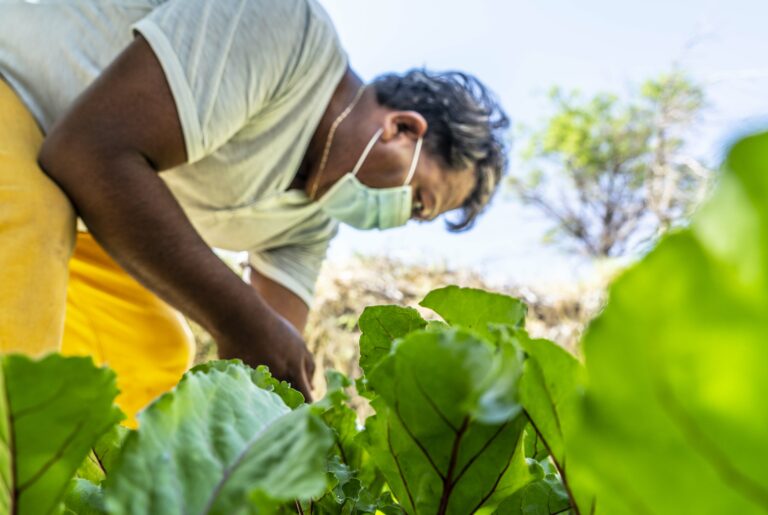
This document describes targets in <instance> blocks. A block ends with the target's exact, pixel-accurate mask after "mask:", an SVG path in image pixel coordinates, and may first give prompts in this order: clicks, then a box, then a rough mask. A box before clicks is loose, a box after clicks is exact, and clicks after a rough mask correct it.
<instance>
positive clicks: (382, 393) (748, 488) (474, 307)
mask: <svg viewBox="0 0 768 515" xmlns="http://www.w3.org/2000/svg"><path fill="white" fill-rule="evenodd" d="M726 168H727V170H728V173H727V174H725V175H724V176H723V178H722V184H721V187H720V190H719V192H718V194H717V195H716V196H715V198H713V200H712V201H711V202H710V203H709V204H708V205H707V207H706V208H705V209H704V210H703V211H702V212H701V214H700V215H699V216H698V217H697V218H696V220H695V221H694V222H693V224H692V225H691V226H690V228H688V229H686V230H682V231H679V232H677V233H674V234H672V235H670V236H668V237H667V238H666V239H665V240H663V241H662V242H661V244H660V245H659V246H658V248H656V249H655V250H654V251H652V252H651V253H650V254H649V255H648V256H647V257H646V258H645V259H644V260H643V261H642V262H640V263H639V264H638V265H636V266H635V267H633V268H632V269H631V270H629V271H627V272H626V273H625V274H624V275H623V276H622V277H621V278H619V280H618V281H617V282H616V283H615V284H614V285H613V287H612V288H611V294H610V302H609V304H608V306H607V308H606V309H605V311H604V312H603V313H602V314H601V315H600V316H599V317H598V318H597V319H596V320H595V321H594V322H593V324H592V325H591V327H590V329H589V331H588V333H587V335H586V336H585V339H584V346H583V352H584V356H585V360H584V362H583V363H582V362H580V361H579V360H577V359H576V358H575V357H574V356H572V355H571V354H569V353H568V352H566V351H565V350H563V349H562V348H560V347H558V346H557V345H555V344H554V343H552V342H549V341H546V340H537V339H532V338H530V337H529V336H528V334H527V333H526V331H525V328H524V327H523V320H524V315H525V306H524V305H523V304H522V303H521V302H520V301H518V300H516V299H513V298H510V297H506V296H503V295H499V294H494V293H490V292H484V291H480V290H473V289H466V288H458V287H455V286H449V287H445V288H441V289H439V290H435V291H433V292H431V293H430V294H429V295H428V296H427V297H426V298H425V299H424V300H423V301H422V303H421V305H422V306H423V307H424V308H427V309H430V310H432V311H434V312H435V313H436V314H438V315H439V316H440V317H442V321H431V322H427V321H426V320H424V319H423V318H422V317H421V316H420V315H419V313H418V312H417V311H416V310H415V309H412V308H404V307H399V306H375V307H368V308H366V309H365V311H364V312H363V314H362V316H361V317H360V321H359V325H360V328H361V330H362V337H361V341H360V345H361V349H360V350H361V358H360V362H361V366H362V369H363V372H364V375H363V377H361V378H360V379H358V380H357V381H356V382H353V381H351V380H350V379H348V378H346V377H344V376H343V375H342V374H339V373H338V372H333V371H331V372H329V374H328V384H329V388H328V393H327V395H326V396H325V397H324V398H323V399H321V400H320V401H318V402H316V403H315V404H313V405H306V404H304V402H303V399H302V397H301V395H300V394H299V393H298V392H296V391H294V390H292V389H291V388H290V387H289V386H288V385H287V384H285V383H281V382H279V381H276V380H275V379H273V378H272V377H271V376H270V375H269V373H268V371H267V370H266V369H264V368H259V369H256V370H253V369H251V368H249V367H247V366H245V365H243V364H242V363H240V362H237V361H215V362H211V363H208V364H206V365H202V366H200V367H197V368H195V369H192V370H191V371H190V372H188V373H187V374H186V375H185V377H184V378H183V379H182V381H181V382H180V384H179V385H178V386H177V387H176V388H175V389H174V390H173V391H171V392H169V393H167V394H165V395H163V396H162V397H160V398H159V399H158V400H156V401H155V402H154V403H153V404H152V405H150V406H149V407H148V408H147V409H146V410H145V411H144V412H142V413H141V414H140V416H139V425H140V427H139V429H138V430H135V431H129V430H126V429H121V428H120V427H119V426H117V425H116V424H117V422H118V421H119V419H120V414H119V412H118V410H117V409H116V408H115V407H114V406H113V404H112V402H113V399H114V397H115V395H116V389H115V386H114V374H112V372H110V371H109V370H107V369H103V368H102V369H97V368H95V367H94V366H93V365H92V363H91V362H90V361H89V360H88V359H85V358H64V357H61V356H50V357H47V358H44V359H42V360H38V361H35V360H31V359H29V358H25V357H21V356H4V357H2V358H1V359H0V374H2V376H1V377H0V388H2V391H3V395H0V475H2V485H1V486H2V489H0V506H2V513H12V514H21V515H27V514H30V515H46V514H49V513H61V512H62V511H63V512H65V513H67V514H80V515H90V514H96V515H104V514H133V513H136V514H139V513H141V514H145V513H152V514H157V515H165V514H176V513H185V514H187V513H188V514H228V515H229V514H239V513H244V514H285V513H297V512H298V513H304V514H306V513H312V514H320V515H325V514H329V515H330V514H346V515H354V514H374V513H376V514H379V513H383V514H385V515H394V514H403V513H405V514H413V515H418V514H438V515H440V514H457V515H464V514H469V513H478V514H488V515H490V514H499V515H510V514H511V515H517V514H520V515H522V514H526V515H530V514H534V515H554V514H568V513H570V514H572V515H586V514H597V515H624V514H627V515H630V514H644V513H654V514H662V515H666V514H670V515H672V514H680V513H697V514H722V513H739V514H745V515H751V514H758V513H764V512H765V511H766V510H767V509H768V474H766V473H765V470H766V467H765V464H764V456H766V455H768V414H767V413H768V412H767V411H766V410H764V409H762V404H763V400H764V399H765V398H768V379H767V377H768V376H766V374H765V373H764V371H763V368H764V364H765V363H766V362H768V347H766V345H765V342H766V341H768V203H766V202H765V200H766V199H767V198H768V174H766V173H764V171H765V170H766V169H768V134H763V135H758V136H753V137H750V138H747V139H745V140H743V141H741V142H740V143H738V144H736V145H735V146H734V147H733V150H732V152H731V154H730V156H729V158H728V161H727V166H726ZM355 388H356V389H357V391H358V392H359V393H361V394H363V395H364V396H365V397H366V398H367V399H369V400H370V402H371V406H372V407H373V409H374V410H375V415H373V416H371V417H369V418H368V419H367V420H365V421H360V420H358V418H357V415H356V413H355V412H354V411H353V410H352V408H351V407H350V395H349V394H350V391H351V390H352V389H355Z"/></svg>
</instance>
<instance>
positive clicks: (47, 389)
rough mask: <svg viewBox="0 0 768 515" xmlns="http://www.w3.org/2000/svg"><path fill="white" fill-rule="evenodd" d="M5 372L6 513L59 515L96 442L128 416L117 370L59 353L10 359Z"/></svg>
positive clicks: (2, 460)
mask: <svg viewBox="0 0 768 515" xmlns="http://www.w3.org/2000/svg"><path fill="white" fill-rule="evenodd" d="M0 374H1V377H0V388H2V394H1V395H0V475H1V476H2V487H1V488H0V511H1V512H2V513H9V514H11V515H16V514H19V515H26V514H29V515H46V514H49V513H58V512H59V506H60V503H61V500H62V498H63V496H64V494H65V491H66V490H67V488H68V487H69V483H70V480H71V479H72V477H73V476H74V474H75V471H76V470H77V468H78V466H79V465H80V464H81V463H82V462H83V460H84V458H85V457H86V455H87V454H88V452H89V450H90V448H91V446H92V445H93V444H94V442H95V441H96V440H97V439H98V438H99V436H101V435H102V434H103V433H104V432H105V431H107V430H108V429H109V428H110V427H112V426H113V425H115V424H116V423H117V422H118V421H119V420H120V418H121V417H122V414H121V413H120V410H118V409H117V408H116V407H114V406H113V405H112V402H113V400H114V398H115V397H116V396H117V387H116V386H115V375H114V373H113V372H112V371H110V370H108V369H106V368H96V367H95V366H94V365H93V362H92V361H91V359H90V358H79V357H78V358H74V357H71V358H65V357H62V356H60V355H51V356H48V357H46V358H43V359H41V360H33V359H30V358H27V357H24V356H19V355H8V356H4V357H2V361H1V362H0Z"/></svg>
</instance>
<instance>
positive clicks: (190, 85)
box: [0, 0, 508, 417]
mask: <svg viewBox="0 0 768 515" xmlns="http://www.w3.org/2000/svg"><path fill="white" fill-rule="evenodd" d="M0 75H2V79H3V80H2V81H0V299H2V300H1V301H0V302H2V315H0V349H2V350H3V351H4V352H11V351H21V352H26V353H29V354H34V355H37V354H41V353H44V352H48V351H51V350H57V349H59V348H61V349H62V351H63V352H65V353H69V354H86V355H91V356H93V357H94V359H95V360H96V361H97V362H99V363H106V364H109V365H110V366H111V367H113V368H114V369H115V370H116V372H117V374H118V386H119V387H120V389H121V391H122V393H121V396H120V398H119V399H118V403H119V404H120V405H121V407H122V408H123V409H124V410H125V411H126V413H127V414H128V415H129V416H131V417H132V416H133V415H134V414H135V413H136V411H138V410H139V409H141V408H142V407H143V406H144V405H145V404H146V403H147V402H149V401H150V400H151V399H152V398H154V397H155V396H157V395H158V394H159V393H162V392H163V391H165V390H167V389H168V388H170V387H172V386H173V385H174V384H175V382H176V381H177V380H178V378H179V377H180V375H181V374H182V373H183V372H184V370H185V369H186V368H187V367H188V366H189V363H190V359H191V357H192V355H193V352H192V346H191V339H190V338H189V335H188V331H187V330H186V329H185V326H184V325H183V322H182V321H181V320H180V316H179V314H178V312H181V313H184V314H186V315H187V316H189V317H191V318H193V319H195V320H197V321H198V322H200V323H201V324H202V325H203V326H204V327H205V328H206V329H208V331H210V333H211V334H212V335H213V336H214V338H215V339H216V342H217V343H218V347H219V352H220V355H221V356H222V357H225V358H229V357H238V358H241V359H243V360H244V361H246V362H248V363H250V364H252V365H256V364H267V365H269V367H270V369H271V370H272V372H273V373H274V374H275V375H276V376H278V377H281V378H284V379H287V380H289V381H290V382H291V383H292V384H293V385H294V386H295V387H297V388H298V389H300V390H301V391H302V392H303V393H304V394H305V396H309V389H310V386H309V385H310V377H311V375H312V373H313V368H314V365H313V362H312V357H311V355H310V353H309V352H308V351H307V349H306V346H305V344H304V341H303V340H302V337H301V332H302V330H303V328H304V325H305V323H306V319H307V312H308V305H309V303H310V302H311V297H312V290H313V287H314V282H315V279H316V276H317V272H318V269H319V266H320V264H321V262H322V259H323V257H324V255H325V251H326V248H327V245H328V242H329V241H330V239H331V238H332V237H333V236H334V235H335V233H336V230H337V226H338V223H339V222H340V221H343V222H346V223H350V224H352V225H354V226H357V227H360V228H381V229H385V228H388V227H393V226H397V225H402V224H404V223H405V222H406V221H407V220H408V218H409V217H411V216H412V217H415V218H417V219H420V220H432V219H434V218H435V217H437V216H438V215H440V214H442V213H445V212H447V211H451V210H456V209H458V210H461V211H462V213H463V219H461V220H460V221H459V222H457V223H454V224H453V225H452V226H451V228H452V229H454V230H460V229H463V228H466V227H468V226H469V225H471V223H472V222H473V220H474V219H475V217H476V216H477V215H478V214H479V212H480V211H481V210H482V208H483V207H484V206H485V205H486V204H487V202H488V200H489V199H490V197H491V195H492V193H493V192H494V190H495V188H496V186H497V184H498V182H499V178H500V176H501V173H502V171H503V167H504V161H505V157H504V148H503V144H502V142H501V135H500V134H499V131H500V130H502V129H504V128H506V126H507V124H508V122H507V119H506V116H505V115H504V113H503V112H502V111H501V110H500V108H499V107H498V106H497V104H496V103H495V101H494V100H493V98H492V96H491V95H490V94H489V93H488V92H487V91H486V89H485V88H484V87H483V86H482V85H481V84H480V83H479V82H478V81H477V80H475V79H473V78H471V77H468V76H466V75H463V74H458V73H450V74H442V75H440V74H430V73H428V72H426V71H412V72H410V73H408V74H405V75H402V76H399V75H386V76H383V77H381V78H379V79H377V80H376V81H374V83H373V84H371V85H368V86H364V85H363V83H362V81H361V80H360V78H359V77H358V76H357V75H356V74H355V73H354V72H353V71H352V70H351V69H350V68H349V65H348V63H347V59H346V55H345V53H344V52H343V50H342V49H341V46H340V44H339V41H338V38H337V36H336V33H335V31H334V29H333V26H332V24H331V22H330V20H329V19H328V17H327V15H326V14H325V12H324V11H323V10H322V8H321V7H320V6H319V5H318V4H317V2H316V0H167V1H163V0H132V1H131V2H122V1H120V2H118V1H117V0H108V1H104V0H101V1H99V0H62V1H59V2H52V3H45V2H43V3H38V2H35V3H31V2H26V1H22V0H10V1H8V0H6V1H5V2H3V3H2V4H0ZM38 126H39V128H38ZM43 135H45V137H44V136H43ZM43 138H44V139H43ZM422 147H423V150H422ZM36 161H37V163H36ZM38 164H39V166H38ZM158 172H161V173H158ZM76 217H79V218H80V219H81V220H82V222H83V223H84V225H82V224H81V225H80V227H79V228H80V230H79V231H77V232H76V231H75V219H76ZM449 225H450V224H449ZM86 228H87V230H86ZM211 247H218V248H223V249H229V250H236V251H248V254H249V264H250V267H251V274H250V284H247V283H246V282H244V281H243V280H242V279H241V278H240V277H238V276H237V275H236V274H234V273H233V272H232V271H231V270H230V269H229V268H228V267H227V266H225V265H224V264H223V263H222V262H221V261H220V260H219V259H218V258H217V256H216V255H215V254H214V253H213V252H212V251H211ZM72 253H73V255H72V259H71V261H69V265H68V264H67V263H68V260H69V258H70V255H71V254H72ZM161 299H162V300H161ZM169 305H170V306H169ZM65 306H66V310H65ZM171 306H172V307H171ZM177 310H178V311H177Z"/></svg>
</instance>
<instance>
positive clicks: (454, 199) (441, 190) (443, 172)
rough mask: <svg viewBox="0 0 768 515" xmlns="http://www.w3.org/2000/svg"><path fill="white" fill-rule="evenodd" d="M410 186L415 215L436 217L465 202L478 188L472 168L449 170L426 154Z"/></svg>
mask: <svg viewBox="0 0 768 515" xmlns="http://www.w3.org/2000/svg"><path fill="white" fill-rule="evenodd" d="M411 185H412V186H413V206H414V213H413V218H415V219H416V220H434V219H435V218H437V217H438V216H440V215H441V214H443V213H446V212H448V211H452V210H454V209H458V208H460V207H461V206H462V205H463V204H464V202H465V201H466V199H467V198H468V197H469V195H470V194H471V193H472V190H473V188H474V187H475V177H474V173H473V170H472V169H471V168H465V169H462V170H449V169H448V167H446V166H444V165H441V164H440V162H439V160H437V159H434V158H432V157H431V156H429V155H428V154H426V153H425V154H423V155H422V158H421V159H420V160H419V165H418V167H417V168H416V173H415V175H414V177H413V181H412V182H411ZM419 206H421V209H418V208H419Z"/></svg>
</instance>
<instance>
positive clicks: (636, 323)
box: [568, 134, 768, 515]
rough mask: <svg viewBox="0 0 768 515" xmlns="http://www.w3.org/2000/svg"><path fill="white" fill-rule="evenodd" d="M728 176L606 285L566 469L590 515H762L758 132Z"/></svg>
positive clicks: (765, 223)
mask: <svg viewBox="0 0 768 515" xmlns="http://www.w3.org/2000/svg"><path fill="white" fill-rule="evenodd" d="M727 168H728V169H729V170H728V171H729V173H728V174H727V175H726V176H725V177H724V178H723V184H722V187H721V189H720V191H719V193H718V195H717V196H716V197H715V198H714V199H713V201H712V202H711V203H710V204H709V205H708V206H706V207H705V208H704V210H703V212H702V213H701V215H700V216H699V217H698V218H697V219H696V220H695V221H694V224H693V226H692V228H691V229H690V230H686V231H683V232H680V233H678V234H674V235H672V236H670V237H669V238H667V239H666V240H664V241H663V242H662V243H661V244H660V245H659V246H658V248H657V249H655V250H654V251H653V252H652V253H651V254H650V255H649V256H648V257H647V258H646V259H645V260H644V261H643V262H642V263H641V264H639V265H638V266H636V267H634V268H633V269H632V270H630V271H629V272H627V273H626V274H625V275H624V276H623V277H621V278H620V279H619V280H618V281H617V282H616V284H615V285H614V286H613V288H612V289H611V296H610V302H609V304H608V307H607V309H606V310H605V312H604V314H603V315H602V316H601V317H600V318H598V319H597V320H596V321H595V322H594V323H593V324H592V326H591V328H590V330H589V332H588V334H587V335H586V338H585V340H584V353H585V356H586V361H587V365H588V371H589V388H588V390H587V395H586V398H585V400H584V407H583V409H584V415H585V416H584V423H583V425H582V427H581V428H580V430H579V431H578V432H577V433H576V434H574V435H573V436H572V438H571V439H570V441H569V442H568V447H569V449H570V450H571V451H572V453H571V456H570V458H569V461H570V465H571V468H570V469H569V473H570V476H571V477H572V478H573V480H574V481H573V486H574V488H576V489H577V491H579V492H586V495H582V496H581V498H580V502H581V504H582V506H585V507H586V506H589V505H590V504H591V503H592V499H593V496H594V498H596V508H597V509H596V513H598V514H610V515H621V514H630V513H632V514H634V513H658V514H678V513H713V514H715V513H739V514H745V515H746V514H751V513H755V514H756V513H765V510H766V509H767V508H768V475H767V474H766V465H765V456H766V455H768V411H766V410H765V409H762V406H763V404H764V401H765V399H766V398H767V397H768V376H766V374H765V364H766V363H768V346H766V341H768V288H767V286H768V281H766V278H768V209H766V204H767V203H766V199H767V198H768V174H766V170H768V134H762V135H760V136H754V137H751V138H748V139H746V140H744V141H742V142H740V143H738V144H737V145H736V146H735V147H734V148H733V150H732V151H731V154H730V156H729V158H728V161H727ZM577 496H578V492H577ZM584 511H586V510H584Z"/></svg>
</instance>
